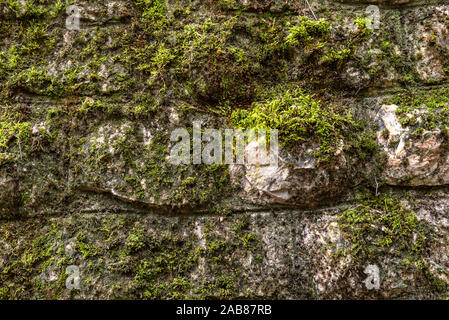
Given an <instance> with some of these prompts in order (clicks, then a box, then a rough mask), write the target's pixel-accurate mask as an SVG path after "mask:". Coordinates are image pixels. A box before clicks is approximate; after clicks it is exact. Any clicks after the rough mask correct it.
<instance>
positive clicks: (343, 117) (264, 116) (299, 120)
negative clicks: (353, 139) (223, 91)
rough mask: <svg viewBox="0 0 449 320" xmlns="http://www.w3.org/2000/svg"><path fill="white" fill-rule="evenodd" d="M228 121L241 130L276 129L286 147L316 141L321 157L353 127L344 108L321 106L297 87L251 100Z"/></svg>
mask: <svg viewBox="0 0 449 320" xmlns="http://www.w3.org/2000/svg"><path fill="white" fill-rule="evenodd" d="M232 122H233V124H234V125H235V126H237V127H239V128H243V129H249V128H251V129H266V130H268V131H269V130H270V129H277V130H279V139H280V142H281V143H282V144H284V145H286V146H287V147H290V148H293V147H295V146H298V144H299V143H302V142H307V141H308V142H315V143H318V144H319V145H320V153H321V155H320V156H321V158H322V159H325V158H327V157H330V156H331V155H332V154H333V153H334V152H335V151H336V150H337V148H338V147H339V143H340V139H341V138H342V137H343V136H344V135H345V132H347V131H349V130H351V128H354V127H356V124H355V122H354V121H353V120H352V116H351V114H349V113H348V112H347V111H346V110H344V109H342V108H339V107H337V106H328V105H325V104H324V103H322V102H321V101H319V100H317V99H315V98H314V97H313V96H311V95H308V94H305V93H304V92H303V91H302V90H300V89H296V90H295V91H292V92H291V91H286V92H283V93H281V94H280V95H277V96H274V97H273V98H272V99H269V100H266V101H263V102H257V103H254V104H253V105H252V108H251V109H250V110H237V111H235V112H234V113H233V114H232Z"/></svg>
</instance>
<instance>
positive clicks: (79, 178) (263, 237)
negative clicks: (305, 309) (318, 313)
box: [0, 0, 449, 299]
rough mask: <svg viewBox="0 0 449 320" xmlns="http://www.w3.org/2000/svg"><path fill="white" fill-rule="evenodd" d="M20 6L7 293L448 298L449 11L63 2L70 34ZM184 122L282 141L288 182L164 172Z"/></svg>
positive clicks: (13, 25)
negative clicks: (75, 270)
mask: <svg viewBox="0 0 449 320" xmlns="http://www.w3.org/2000/svg"><path fill="white" fill-rule="evenodd" d="M26 3H28V5H25V2H23V1H14V0H8V1H7V0H0V248H1V250H0V271H1V272H0V298H2V299H21V298H40V299H54V298H65V299H67V298H86V299H98V298H131V299H133V298H139V299H179V298H226V299H231V298H264V299H265V298H267V299H273V298H288V299H290V298H296V299H297V298H305V299H339V298H350V299H374V298H395V299H405V298H408V299H424V298H438V299H443V298H447V297H448V294H449V291H448V290H449V287H448V281H449V279H448V276H447V275H448V272H449V261H448V255H449V251H448V243H449V241H448V240H449V239H448V237H449V234H448V230H449V229H448V227H449V216H448V212H449V198H448V189H447V187H446V184H447V183H448V180H449V172H448V153H447V150H448V147H449V134H448V128H449V89H448V86H447V84H448V76H449V41H448V39H449V35H448V28H449V2H448V1H444V0H440V1H436V0H435V1H426V2H424V1H413V0H411V1H368V2H366V1H349V0H348V1H342V2H335V1H322V0H320V1H312V0H309V1H296V0H283V1H264V0H235V1H234V0H220V1H211V0H192V1H188V0H180V1H174V0H167V1H164V0H136V1H132V0H127V1H125V0H123V1H105V0H104V1H103V0H102V1H81V0H80V1H77V0H75V1H73V5H76V6H77V7H78V8H79V14H80V18H81V19H80V28H79V29H78V28H73V27H67V25H66V23H69V24H70V23H73V20H70V19H69V18H70V17H69V16H70V14H73V11H70V12H68V13H67V12H66V9H67V8H66V7H67V6H66V5H65V4H63V3H62V2H59V1H52V0H48V1H37V0H36V1H27V2H26ZM369 4H377V5H378V6H379V13H380V17H379V28H375V29H373V30H370V29H369V28H368V26H369V25H370V24H369V22H370V21H369V19H370V18H371V16H370V12H371V11H367V7H368V5H369ZM68 15H69V16H68ZM72 18H73V17H72ZM367 19H368V20H367ZM374 22H375V21H374ZM374 25H375V24H374ZM194 121H200V122H201V124H202V128H204V129H207V128H216V129H221V130H224V129H229V128H243V129H248V128H250V127H258V128H263V129H267V128H273V129H278V130H279V141H280V144H281V150H280V153H279V159H278V160H279V161H278V162H279V166H278V167H272V166H251V165H246V164H245V165H236V164H233V165H225V164H215V165H206V164H200V165H199V164H187V165H186V164H184V165H172V164H171V162H170V161H169V160H170V158H169V155H170V149H171V148H172V147H173V144H174V143H173V142H172V141H170V134H171V133H172V131H173V130H175V129H176V128H186V129H187V131H188V132H189V133H191V132H192V130H193V129H192V123H193V122H194ZM251 148H252V147H251V146H249V147H247V149H246V153H247V154H251V153H252V152H254V150H253V149H251ZM72 265H75V266H78V267H79V270H80V279H81V285H80V288H79V289H77V290H76V289H73V290H69V289H67V288H66V284H65V282H66V280H67V277H68V274H67V272H66V270H67V267H68V266H72ZM370 270H379V274H378V275H377V274H376V275H372V274H370V272H373V271H370ZM371 276H374V277H377V276H378V280H379V281H378V283H377V282H370V281H371V280H369V279H371V278H370V277H371ZM376 279H377V278H376ZM367 284H369V285H367ZM377 284H378V285H379V286H377Z"/></svg>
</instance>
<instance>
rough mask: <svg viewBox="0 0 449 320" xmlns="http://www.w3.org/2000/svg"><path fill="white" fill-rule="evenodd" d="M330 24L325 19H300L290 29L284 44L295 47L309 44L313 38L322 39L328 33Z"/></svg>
mask: <svg viewBox="0 0 449 320" xmlns="http://www.w3.org/2000/svg"><path fill="white" fill-rule="evenodd" d="M329 29H330V24H329V22H327V21H326V20H325V19H320V20H318V21H315V20H309V19H308V18H307V17H300V21H299V24H298V25H295V26H292V27H291V28H290V30H289V31H290V34H289V35H288V36H287V37H286V38H285V43H286V44H287V45H290V46H296V45H299V44H301V43H308V42H311V41H312V40H313V39H314V37H324V36H326V35H327V34H328V33H329Z"/></svg>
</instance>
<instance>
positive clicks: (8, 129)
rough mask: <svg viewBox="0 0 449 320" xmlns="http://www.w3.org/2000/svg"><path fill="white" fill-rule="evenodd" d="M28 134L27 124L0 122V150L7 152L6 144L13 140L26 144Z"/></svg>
mask: <svg viewBox="0 0 449 320" xmlns="http://www.w3.org/2000/svg"><path fill="white" fill-rule="evenodd" d="M30 133H31V127H30V124H29V123H28V122H16V123H14V122H9V121H0V150H7V149H8V142H9V141H10V140H11V139H13V138H17V139H19V141H21V142H22V143H24V144H26V142H27V141H28V139H29V137H30Z"/></svg>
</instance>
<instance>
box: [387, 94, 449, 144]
mask: <svg viewBox="0 0 449 320" xmlns="http://www.w3.org/2000/svg"><path fill="white" fill-rule="evenodd" d="M386 103H390V104H396V105H398V106H399V108H398V109H396V115H397V116H398V118H399V122H400V123H401V124H402V126H403V127H410V128H412V132H416V134H418V135H420V134H419V132H418V131H419V130H421V132H422V129H425V130H429V131H433V130H436V129H437V128H439V129H442V130H444V128H447V127H449V89H447V88H442V89H431V90H420V91H416V90H414V91H408V92H404V93H402V94H398V95H396V96H394V97H392V98H390V99H388V101H387V102H386ZM418 119H419V120H420V121H418Z"/></svg>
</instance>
